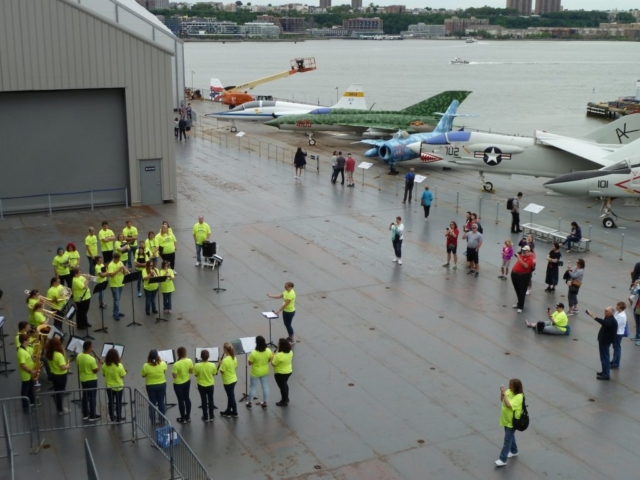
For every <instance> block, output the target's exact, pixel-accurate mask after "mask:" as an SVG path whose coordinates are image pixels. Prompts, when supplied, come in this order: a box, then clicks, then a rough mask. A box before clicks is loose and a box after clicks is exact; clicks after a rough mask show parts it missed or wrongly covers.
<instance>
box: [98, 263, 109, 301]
mask: <svg viewBox="0 0 640 480" xmlns="http://www.w3.org/2000/svg"><path fill="white" fill-rule="evenodd" d="M95 260H96V264H95V273H96V274H95V277H96V283H104V282H108V281H109V272H108V271H107V266H106V265H105V264H104V259H103V258H102V255H97V256H96V258H95ZM103 299H104V290H102V291H100V292H98V300H99V302H100V308H103V309H104V308H107V304H106V303H104V302H103Z"/></svg>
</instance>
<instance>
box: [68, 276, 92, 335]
mask: <svg viewBox="0 0 640 480" xmlns="http://www.w3.org/2000/svg"><path fill="white" fill-rule="evenodd" d="M71 274H72V275H73V284H72V285H73V287H72V288H71V289H72V290H73V301H74V302H75V304H76V308H77V309H78V310H77V312H76V324H77V327H78V329H79V330H86V329H88V328H89V327H90V326H91V324H90V323H89V320H88V319H87V314H88V313H89V307H90V305H91V289H90V288H89V275H82V273H81V272H80V269H79V268H78V267H75V268H73V269H72V270H71Z"/></svg>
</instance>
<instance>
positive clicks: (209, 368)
mask: <svg viewBox="0 0 640 480" xmlns="http://www.w3.org/2000/svg"><path fill="white" fill-rule="evenodd" d="M217 371H218V369H217V368H216V364H215V363H213V362H209V361H206V362H200V363H196V366H195V367H193V374H194V375H195V376H196V378H197V379H198V380H197V382H198V385H200V386H201V387H211V386H212V385H214V384H215V380H214V378H213V376H214V375H215V374H216V373H217Z"/></svg>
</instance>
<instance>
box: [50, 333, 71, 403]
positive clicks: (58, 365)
mask: <svg viewBox="0 0 640 480" xmlns="http://www.w3.org/2000/svg"><path fill="white" fill-rule="evenodd" d="M46 357H47V361H48V362H49V368H50V369H51V378H52V380H53V390H54V391H55V392H64V391H65V389H66V388H67V375H68V373H69V368H71V366H70V364H69V360H67V359H66V357H65V356H64V347H63V346H62V342H61V341H60V338H59V337H57V336H54V337H53V338H52V339H51V340H49V343H47V355H46ZM54 399H55V402H56V410H57V411H58V415H66V414H68V413H69V409H68V408H66V407H65V406H64V404H63V400H64V395H63V394H62V393H56V394H55V395H54Z"/></svg>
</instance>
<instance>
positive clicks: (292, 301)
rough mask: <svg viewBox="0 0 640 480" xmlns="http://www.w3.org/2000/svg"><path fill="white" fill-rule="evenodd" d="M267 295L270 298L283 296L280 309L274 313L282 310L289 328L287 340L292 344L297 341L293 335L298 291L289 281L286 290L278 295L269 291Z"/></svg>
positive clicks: (283, 317) (285, 323) (285, 286)
mask: <svg viewBox="0 0 640 480" xmlns="http://www.w3.org/2000/svg"><path fill="white" fill-rule="evenodd" d="M267 297H269V298H282V299H283V300H282V306H281V307H280V308H279V309H278V310H274V311H273V313H275V314H276V315H278V314H279V313H280V312H282V321H283V322H284V326H285V328H286V329H287V333H288V334H289V337H287V340H288V341H289V343H290V344H291V345H293V344H294V343H296V341H295V338H294V336H293V326H292V325H291V324H292V323H293V317H294V316H295V314H296V292H295V291H294V290H293V282H287V283H285V284H284V291H283V292H282V293H280V294H278V295H271V294H269V293H267Z"/></svg>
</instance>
